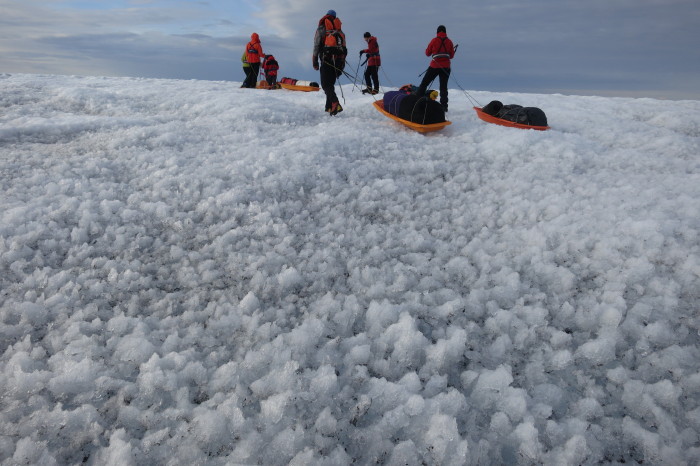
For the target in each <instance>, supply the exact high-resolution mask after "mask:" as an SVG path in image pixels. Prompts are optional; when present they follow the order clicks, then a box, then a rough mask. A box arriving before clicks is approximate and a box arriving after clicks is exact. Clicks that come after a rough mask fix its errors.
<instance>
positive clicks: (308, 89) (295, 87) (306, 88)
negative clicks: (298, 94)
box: [277, 83, 319, 92]
mask: <svg viewBox="0 0 700 466" xmlns="http://www.w3.org/2000/svg"><path fill="white" fill-rule="evenodd" d="M277 84H279V85H280V87H281V88H282V89H287V90H288V91H302V92H314V91H318V90H319V88H318V87H313V86H298V85H296V84H287V83H277Z"/></svg>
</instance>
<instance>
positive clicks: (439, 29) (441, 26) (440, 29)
mask: <svg viewBox="0 0 700 466" xmlns="http://www.w3.org/2000/svg"><path fill="white" fill-rule="evenodd" d="M437 32H444V33H445V34H447V29H445V26H443V25H442V24H441V25H440V26H438V30H437Z"/></svg>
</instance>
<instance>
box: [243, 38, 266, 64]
mask: <svg viewBox="0 0 700 466" xmlns="http://www.w3.org/2000/svg"><path fill="white" fill-rule="evenodd" d="M245 51H246V55H247V57H248V58H247V60H246V61H247V62H248V63H260V57H262V56H264V55H263V51H262V45H260V36H258V35H257V33H255V32H254V33H252V34H251V35H250V42H248V44H247V45H246V46H245Z"/></svg>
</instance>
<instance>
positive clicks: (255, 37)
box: [250, 32, 260, 43]
mask: <svg viewBox="0 0 700 466" xmlns="http://www.w3.org/2000/svg"><path fill="white" fill-rule="evenodd" d="M250 40H251V42H253V43H256V42H260V36H259V35H258V33H257V32H254V33H252V34H251V35H250Z"/></svg>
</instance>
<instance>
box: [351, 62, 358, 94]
mask: <svg viewBox="0 0 700 466" xmlns="http://www.w3.org/2000/svg"><path fill="white" fill-rule="evenodd" d="M359 73H360V60H357V69H356V70H355V79H354V80H353V81H352V92H355V87H357V75H358V74H359Z"/></svg>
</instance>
